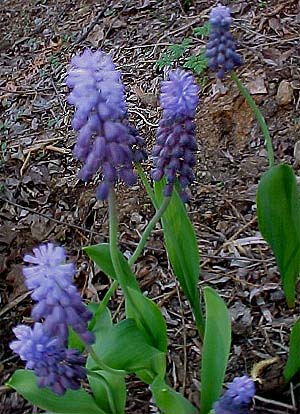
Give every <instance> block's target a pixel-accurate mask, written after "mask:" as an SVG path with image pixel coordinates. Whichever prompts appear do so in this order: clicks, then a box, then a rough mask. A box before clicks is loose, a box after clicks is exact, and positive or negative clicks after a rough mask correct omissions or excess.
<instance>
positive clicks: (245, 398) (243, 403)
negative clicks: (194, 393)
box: [213, 375, 255, 414]
mask: <svg viewBox="0 0 300 414" xmlns="http://www.w3.org/2000/svg"><path fill="white" fill-rule="evenodd" d="M254 395H255V385H254V382H253V380H252V379H251V378H249V377H248V376H247V375H244V376H243V377H236V378H234V380H233V381H232V383H230V384H229V388H228V390H227V391H226V392H225V394H224V395H223V397H221V398H220V399H219V400H218V401H217V402H216V403H215V404H214V406H213V408H214V411H215V413H216V414H249V412H250V411H249V409H250V408H249V406H250V403H251V401H252V398H253V397H254Z"/></svg>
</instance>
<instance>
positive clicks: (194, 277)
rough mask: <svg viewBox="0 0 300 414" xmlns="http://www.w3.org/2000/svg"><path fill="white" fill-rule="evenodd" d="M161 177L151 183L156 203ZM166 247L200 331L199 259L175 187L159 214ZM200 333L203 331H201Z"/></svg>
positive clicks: (160, 190)
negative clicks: (160, 214)
mask: <svg viewBox="0 0 300 414" xmlns="http://www.w3.org/2000/svg"><path fill="white" fill-rule="evenodd" d="M163 187H164V180H161V181H159V182H157V183H155V195H156V200H157V202H158V204H159V205H161V203H162V201H163V194H162V189H163ZM161 221H162V226H163V229H164V238H165V244H166V250H167V253H168V257H169V260H170V262H171V265H172V268H173V270H174V273H175V275H176V277H177V279H178V280H179V283H180V286H181V288H182V290H183V292H184V294H185V296H186V297H187V299H188V300H189V302H190V304H191V307H192V309H193V313H194V316H195V319H196V324H197V327H198V329H200V331H203V329H202V328H201V325H202V324H203V322H202V314H201V305H200V297H199V291H198V281H199V273H200V258H199V250H198V243H197V239H196V236H195V232H194V229H193V226H192V223H191V221H190V219H189V217H188V215H187V212H186V209H185V206H184V204H183V203H182V201H181V200H180V197H179V195H178V193H177V191H176V190H174V191H173V194H172V198H171V201H170V204H169V206H168V208H167V210H166V211H165V213H164V215H163V217H162V220H161ZM201 333H202V334H203V332H201Z"/></svg>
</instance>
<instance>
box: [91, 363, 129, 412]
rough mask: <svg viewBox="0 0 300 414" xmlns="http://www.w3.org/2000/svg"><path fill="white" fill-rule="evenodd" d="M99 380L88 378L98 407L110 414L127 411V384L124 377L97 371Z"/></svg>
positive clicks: (92, 377)
mask: <svg viewBox="0 0 300 414" xmlns="http://www.w3.org/2000/svg"><path fill="white" fill-rule="evenodd" d="M95 374H97V375H98V378H97V377H95V376H88V380H89V383H90V386H91V389H92V392H93V394H94V396H95V401H96V402H97V404H98V406H99V407H100V408H101V409H102V410H103V411H105V412H106V413H109V414H121V413H124V411H125V404H126V384H125V380H124V377H122V376H121V375H113V374H111V373H109V372H106V371H95Z"/></svg>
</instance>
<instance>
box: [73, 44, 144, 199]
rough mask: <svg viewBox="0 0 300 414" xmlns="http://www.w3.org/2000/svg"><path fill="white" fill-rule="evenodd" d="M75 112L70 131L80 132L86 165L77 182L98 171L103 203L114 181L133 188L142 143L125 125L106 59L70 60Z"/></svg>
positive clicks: (96, 55) (78, 151) (117, 77)
mask: <svg viewBox="0 0 300 414" xmlns="http://www.w3.org/2000/svg"><path fill="white" fill-rule="evenodd" d="M66 83H67V85H68V86H69V88H71V89H72V92H71V93H70V95H69V96H68V102H69V103H70V104H72V105H74V106H75V107H76V112H75V115H74V118H73V121H72V126H73V128H74V129H75V130H77V131H79V132H78V139H77V143H76V145H75V148H74V154H75V156H76V158H78V159H79V160H81V161H83V162H84V166H83V168H82V169H81V170H80V173H79V177H80V178H81V179H82V180H83V181H88V180H90V179H91V178H92V177H93V175H94V174H96V172H97V171H98V170H99V169H100V168H101V170H102V176H103V180H102V182H101V183H100V185H99V186H98V188H97V198H98V199H101V200H105V199H107V197H108V193H109V189H110V188H111V187H112V186H113V185H114V184H115V183H116V181H117V180H118V179H122V180H123V181H124V182H125V183H126V184H127V185H133V184H135V182H136V179H137V176H136V174H135V173H134V171H133V162H140V161H141V160H142V159H144V158H145V157H146V154H145V151H144V149H143V146H144V144H145V142H144V139H143V138H142V137H141V136H139V134H138V133H137V131H136V130H135V128H134V127H133V126H132V125H129V124H128V121H127V118H126V116H127V109H126V105H125V96H124V85H123V84H122V82H121V73H120V72H119V71H117V70H116V69H115V65H114V63H113V61H112V59H111V57H110V56H109V55H106V54H105V53H103V52H102V51H101V50H98V51H96V52H92V51H91V50H89V49H86V50H85V51H84V52H83V53H82V54H79V55H76V56H74V57H73V58H72V61H71V65H70V69H69V72H68V77H67V80H66Z"/></svg>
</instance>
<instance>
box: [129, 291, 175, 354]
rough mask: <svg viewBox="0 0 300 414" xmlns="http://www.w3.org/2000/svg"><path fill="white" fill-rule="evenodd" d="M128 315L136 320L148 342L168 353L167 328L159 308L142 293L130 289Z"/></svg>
mask: <svg viewBox="0 0 300 414" xmlns="http://www.w3.org/2000/svg"><path fill="white" fill-rule="evenodd" d="M126 315H127V317H128V318H132V319H134V320H135V322H136V324H137V327H138V328H139V330H140V331H141V332H142V334H143V335H144V337H145V338H146V340H147V342H148V343H149V344H150V345H152V346H154V347H155V348H157V349H159V350H160V351H161V352H164V353H166V352H167V341H168V338H167V326H166V322H165V320H164V317H163V315H162V313H161V311H160V309H159V307H158V306H157V305H156V303H154V302H153V301H152V300H151V299H149V298H147V297H145V296H144V295H143V294H142V293H141V292H138V291H136V290H134V289H131V288H128V290H127V294H126Z"/></svg>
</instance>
